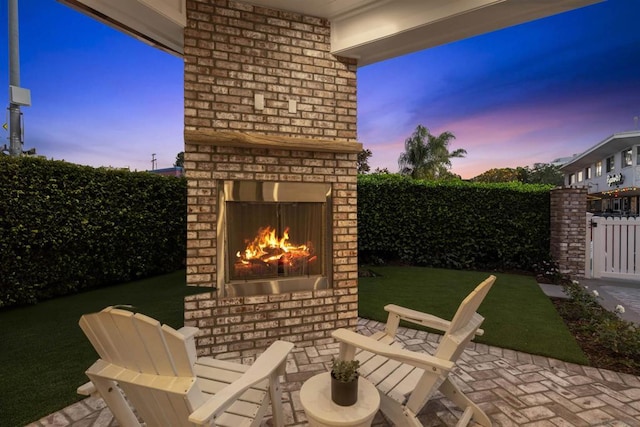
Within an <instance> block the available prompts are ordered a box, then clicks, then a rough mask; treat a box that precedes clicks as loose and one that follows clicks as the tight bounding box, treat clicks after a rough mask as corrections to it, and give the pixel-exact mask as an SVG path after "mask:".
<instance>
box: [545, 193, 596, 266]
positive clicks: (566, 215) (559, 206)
mask: <svg viewBox="0 0 640 427" xmlns="http://www.w3.org/2000/svg"><path fill="white" fill-rule="evenodd" d="M550 215H551V224H550V225H551V227H550V228H551V257H552V259H553V260H554V261H555V262H556V263H557V264H558V267H559V269H560V273H562V274H567V275H569V276H571V277H584V266H585V242H586V241H585V236H586V233H587V228H586V221H587V217H586V215H587V189H586V188H584V187H579V188H578V187H565V188H559V189H554V190H551V212H550Z"/></svg>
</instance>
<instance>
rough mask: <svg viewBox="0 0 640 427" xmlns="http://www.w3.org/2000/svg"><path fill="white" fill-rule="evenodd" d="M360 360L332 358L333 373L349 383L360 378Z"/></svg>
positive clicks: (337, 377) (338, 378) (341, 380)
mask: <svg viewBox="0 0 640 427" xmlns="http://www.w3.org/2000/svg"><path fill="white" fill-rule="evenodd" d="M359 367H360V361H358V360H341V359H337V358H335V357H334V358H333V359H331V375H332V376H333V377H334V378H335V379H337V380H338V381H340V382H343V383H348V382H351V381H353V380H355V379H357V378H358V368H359Z"/></svg>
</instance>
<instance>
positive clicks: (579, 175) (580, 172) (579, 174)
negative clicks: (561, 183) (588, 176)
mask: <svg viewBox="0 0 640 427" xmlns="http://www.w3.org/2000/svg"><path fill="white" fill-rule="evenodd" d="M582 177H583V174H582V171H579V172H578V182H582Z"/></svg>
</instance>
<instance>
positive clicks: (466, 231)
mask: <svg viewBox="0 0 640 427" xmlns="http://www.w3.org/2000/svg"><path fill="white" fill-rule="evenodd" d="M550 189H551V187H550V186H542V185H527V184H520V183H504V184H481V183H469V182H464V181H443V182H438V181H435V182H434V181H419V180H411V179H409V178H405V177H402V176H399V175H384V174H382V175H380V174H376V175H360V176H359V177H358V250H359V255H360V260H361V261H362V262H376V261H377V262H383V261H384V262H388V261H390V260H400V261H402V262H405V263H409V264H416V265H424V266H432V267H444V268H455V269H466V268H469V269H509V270H525V271H532V270H533V268H534V265H535V264H539V263H540V262H542V261H544V260H548V259H549V208H550V199H549V193H550Z"/></svg>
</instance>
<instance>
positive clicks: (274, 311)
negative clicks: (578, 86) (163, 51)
mask: <svg viewBox="0 0 640 427" xmlns="http://www.w3.org/2000/svg"><path fill="white" fill-rule="evenodd" d="M329 36H330V26H329V23H328V22H327V21H326V20H323V19H319V18H314V17H308V16H302V15H298V14H293V13H289V12H282V11H274V10H269V9H265V8H261V7H257V6H252V5H248V4H244V3H238V2H230V1H218V0H197V1H196V0H188V1H187V28H186V29H185V170H186V176H187V179H188V181H189V184H188V216H187V226H188V235H187V283H188V284H189V285H199V286H213V285H214V284H215V283H216V280H217V277H216V262H217V256H218V255H220V253H219V252H218V248H217V247H216V236H217V229H216V227H217V212H216V210H217V188H218V185H219V184H220V182H221V180H259V181H289V182H327V183H331V185H332V198H333V208H332V212H331V215H332V227H333V233H332V239H333V241H332V246H333V247H332V250H333V259H332V263H333V276H332V277H331V281H332V288H330V289H326V290H319V291H303V292H294V293H287V294H278V295H269V296H254V297H234V298H220V297H218V294H217V293H216V292H210V293H205V294H202V295H198V296H193V297H189V298H187V299H186V301H185V324H188V325H193V326H198V327H199V328H201V334H200V335H199V337H198V340H197V345H198V351H199V353H200V354H205V355H216V356H218V357H229V358H238V357H251V356H252V355H254V354H256V353H259V352H261V351H262V350H263V349H264V348H265V347H266V346H268V345H269V344H270V343H271V342H273V341H274V340H275V339H285V340H288V341H291V342H294V343H296V345H298V346H307V345H319V344H324V343H327V342H329V341H331V338H330V333H331V331H332V330H334V329H336V328H338V327H355V325H356V323H357V305H358V300H357V197H356V173H357V170H356V159H357V152H358V151H359V148H360V144H358V143H357V142H356V141H355V139H356V74H355V72H356V64H355V62H353V61H351V60H342V59H340V58H336V57H334V56H332V55H331V54H330V53H329ZM256 94H261V95H263V96H264V100H265V108H264V109H263V110H256V109H255V107H254V97H255V95H256ZM290 100H293V101H295V102H296V110H295V112H290V110H289V101H290ZM199 132H200V133H203V134H206V137H204V138H200V137H198V138H190V137H189V135H192V136H193V135H198V133H199ZM219 132H224V133H229V132H234V133H242V134H244V135H253V136H255V135H258V134H264V135H268V136H269V137H270V138H271V140H273V137H274V136H275V137H277V136H281V137H285V139H286V137H296V138H301V137H302V138H306V139H309V140H314V141H316V142H317V143H316V145H315V146H316V147H317V149H313V148H311V149H300V147H299V146H287V144H286V143H283V144H282V146H279V147H273V146H264V145H261V144H259V143H251V142H246V139H244V140H242V138H236V141H240V140H242V141H244V142H241V143H233V142H232V143H229V142H228V138H227V139H225V142H224V143H222V142H221V141H222V140H221V139H219V138H216V133H219ZM231 139H232V140H234V138H231ZM333 141H342V142H345V141H347V142H352V143H353V144H347V146H346V147H347V148H344V147H343V146H339V144H338V145H336V148H335V150H333V151H331V150H332V149H331V147H333V145H332V144H331V142H333ZM307 142H308V141H307ZM325 142H327V143H328V144H327V146H328V147H329V149H327V146H324V145H323V144H324V143H325ZM298 145H299V144H298ZM311 146H312V147H313V146H314V144H311Z"/></svg>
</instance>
